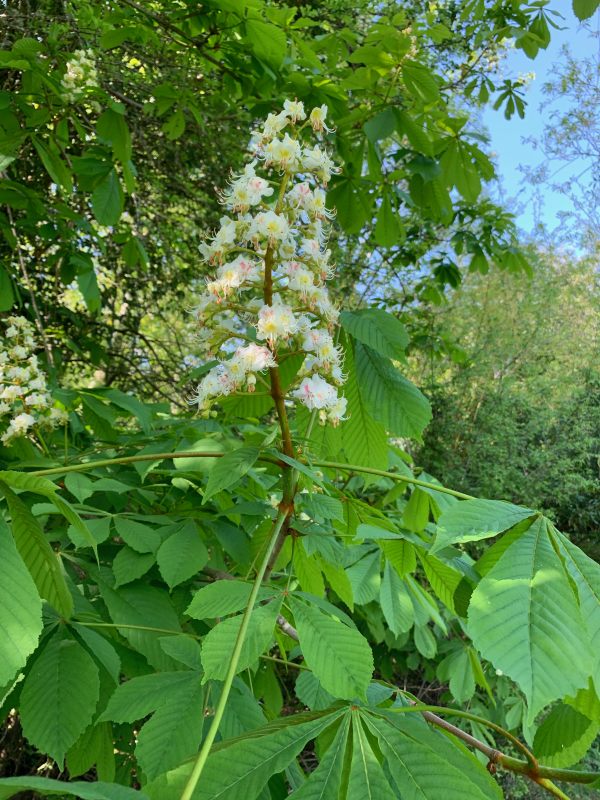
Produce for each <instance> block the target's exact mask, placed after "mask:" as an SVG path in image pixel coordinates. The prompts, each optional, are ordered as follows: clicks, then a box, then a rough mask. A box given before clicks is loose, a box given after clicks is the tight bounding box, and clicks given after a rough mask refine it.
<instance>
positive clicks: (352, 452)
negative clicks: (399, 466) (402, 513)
mask: <svg viewBox="0 0 600 800" xmlns="http://www.w3.org/2000/svg"><path fill="white" fill-rule="evenodd" d="M344 366H345V368H346V370H347V372H348V380H347V381H346V385H345V386H344V394H345V396H346V399H347V401H348V412H347V417H348V418H347V419H346V421H345V422H343V423H342V425H341V431H342V440H343V447H344V453H345V455H346V458H347V459H348V462H349V463H350V464H357V465H358V466H361V467H371V468H372V469H387V466H388V440H387V435H386V432H385V428H384V427H383V425H382V424H381V423H380V422H376V421H375V419H373V417H372V415H371V414H370V413H369V410H368V408H367V405H366V403H365V399H364V398H363V395H362V393H361V391H360V387H359V384H358V380H357V375H356V369H355V366H354V355H353V353H352V348H351V347H347V348H346V351H345V358H344Z"/></svg>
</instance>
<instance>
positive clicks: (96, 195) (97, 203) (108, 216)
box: [92, 169, 124, 225]
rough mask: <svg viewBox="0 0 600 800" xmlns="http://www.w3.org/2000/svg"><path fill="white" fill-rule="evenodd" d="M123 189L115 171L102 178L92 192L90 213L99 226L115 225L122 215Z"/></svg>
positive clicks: (112, 170)
mask: <svg viewBox="0 0 600 800" xmlns="http://www.w3.org/2000/svg"><path fill="white" fill-rule="evenodd" d="M123 203H124V198H123V189H122V188H121V181H120V180H119V176H118V175H117V173H116V170H114V169H111V171H110V172H109V173H108V175H106V177H104V178H103V179H102V180H101V181H100V183H99V184H98V185H97V186H96V188H95V189H94V191H93V192H92V211H93V212H94V217H95V218H96V220H97V221H98V222H99V223H100V225H116V224H117V222H118V221H119V219H120V217H121V214H122V213H123Z"/></svg>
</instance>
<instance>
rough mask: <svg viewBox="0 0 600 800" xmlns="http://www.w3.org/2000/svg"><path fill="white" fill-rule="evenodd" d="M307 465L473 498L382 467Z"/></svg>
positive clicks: (334, 463) (322, 462)
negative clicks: (401, 482)
mask: <svg viewBox="0 0 600 800" xmlns="http://www.w3.org/2000/svg"><path fill="white" fill-rule="evenodd" d="M309 466H313V467H325V468H326V469H339V470H344V471H346V470H347V471H350V472H366V473H368V474H369V475H381V477H382V478H391V480H393V481H405V482H406V483H411V484H413V485H414V486H422V487H423V488H424V489H433V490H434V491H436V492H441V493H442V494H450V495H452V497H458V498H459V499H460V500H475V498H474V497H473V495H471V494H465V493H464V492H457V491H456V490H455V489H448V487H447V486H442V485H441V484H438V483H430V482H428V481H421V480H419V479H418V478H410V477H408V475H400V474H398V473H397V472H386V470H383V469H374V468H373V467H361V466H359V465H358V464H342V463H338V462H337V461H311V463H310V465H309Z"/></svg>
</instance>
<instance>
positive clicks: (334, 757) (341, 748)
mask: <svg viewBox="0 0 600 800" xmlns="http://www.w3.org/2000/svg"><path fill="white" fill-rule="evenodd" d="M304 675H309V676H310V672H308V673H301V674H300V676H299V678H298V680H300V678H301V677H303V676H304ZM297 685H298V682H296V686H297ZM349 729H350V719H349V718H348V717H346V719H344V720H343V722H342V724H341V725H340V727H339V729H338V732H337V733H336V736H335V739H334V740H333V742H332V743H331V745H330V746H329V747H328V748H327V750H326V752H325V753H324V754H323V756H322V758H321V760H320V761H319V766H318V767H317V768H316V769H315V770H314V771H313V772H311V773H310V775H309V776H308V780H306V781H305V783H304V784H303V785H302V786H301V787H300V788H299V789H296V791H295V792H292V794H291V795H289V800H329V798H334V797H336V798H337V797H339V794H340V788H341V784H342V773H343V769H344V756H345V753H346V745H347V743H348V731H349Z"/></svg>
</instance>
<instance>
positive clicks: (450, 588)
mask: <svg viewBox="0 0 600 800" xmlns="http://www.w3.org/2000/svg"><path fill="white" fill-rule="evenodd" d="M419 559H420V560H421V563H422V564H423V569H424V570H425V575H426V576H427V580H428V581H429V585H430V586H431V588H432V589H433V591H434V592H435V594H436V595H437V596H438V597H439V599H440V600H441V601H442V603H443V604H444V605H445V606H446V608H449V609H450V611H452V612H453V613H456V608H455V606H454V593H455V592H456V588H457V586H458V584H459V583H460V582H461V580H462V578H463V575H462V573H461V572H459V571H458V570H456V569H454V567H451V566H450V565H449V564H445V563H444V562H443V561H441V560H440V559H439V558H436V557H435V556H432V555H427V554H426V553H425V552H423V551H420V552H419Z"/></svg>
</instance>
